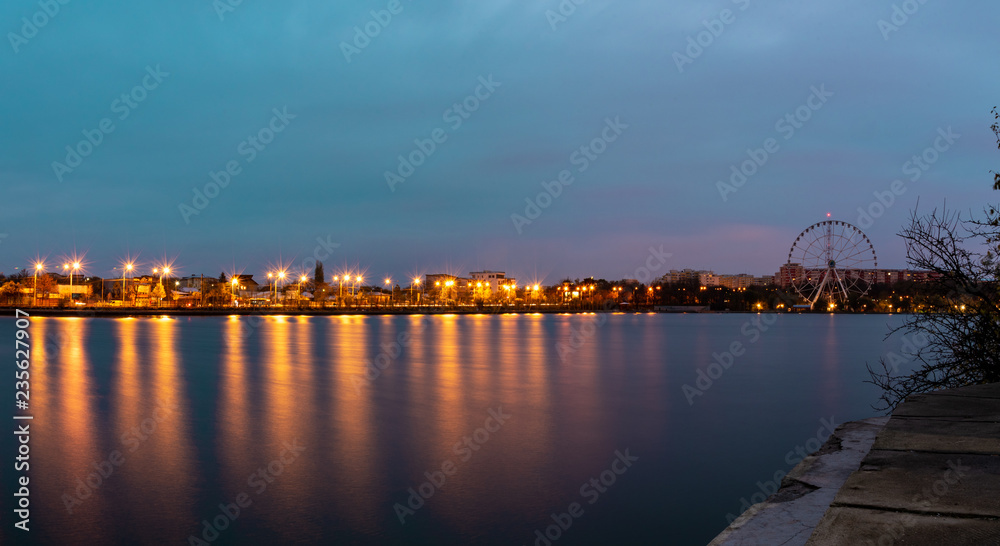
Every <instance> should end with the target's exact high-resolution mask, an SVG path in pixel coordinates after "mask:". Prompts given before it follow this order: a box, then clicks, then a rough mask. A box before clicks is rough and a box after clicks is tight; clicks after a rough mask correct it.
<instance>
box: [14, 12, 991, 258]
mask: <svg viewBox="0 0 1000 546" xmlns="http://www.w3.org/2000/svg"><path fill="white" fill-rule="evenodd" d="M3 9H4V11H5V13H6V15H7V17H5V18H4V19H3V20H6V21H9V24H8V25H7V30H8V36H7V37H8V45H9V47H10V49H9V50H8V51H7V53H6V54H5V55H3V56H2V61H0V62H3V63H4V64H3V66H4V68H6V69H7V70H6V72H7V73H8V74H10V75H11V77H10V78H8V79H6V80H5V83H4V84H0V85H2V86H3V87H0V90H2V91H3V94H4V96H5V98H6V100H5V101H4V106H0V108H3V110H4V116H5V119H8V120H9V123H10V124H11V126H12V127H23V128H25V129H24V130H21V131H10V132H8V133H7V134H5V135H4V136H2V137H0V139H3V146H2V149H3V150H4V152H3V153H2V154H0V185H2V186H3V188H4V189H5V192H6V197H7V199H5V200H4V202H3V203H0V218H2V220H0V235H2V237H0V263H2V264H4V266H3V269H5V270H7V272H8V273H9V272H10V271H11V267H13V266H15V265H18V266H19V265H20V263H21V262H23V261H25V260H28V259H30V258H31V257H33V256H34V255H35V254H36V253H43V254H45V253H48V254H49V255H55V254H56V253H64V252H70V251H72V250H73V249H74V248H76V249H77V250H78V251H80V252H83V251H86V252H87V255H88V257H89V258H90V259H92V260H93V261H95V262H100V263H110V262H113V261H115V260H117V258H118V256H119V255H120V254H122V253H124V252H126V251H127V250H129V249H131V250H132V251H135V250H136V249H142V250H143V252H144V253H145V254H147V255H149V254H153V255H156V256H161V255H167V256H177V257H179V258H180V260H181V261H183V262H184V263H185V264H187V265H189V266H190V267H191V268H192V269H194V270H205V271H211V270H215V269H218V268H220V267H222V268H224V267H225V265H226V264H229V263H231V262H232V261H233V258H236V257H241V258H242V259H243V261H244V263H246V264H247V265H248V266H249V267H256V266H255V265H254V264H266V263H267V262H268V261H270V260H273V259H274V258H272V257H273V256H286V257H288V256H292V257H297V258H296V259H300V260H301V259H303V258H304V257H306V256H309V255H310V254H311V253H312V251H313V249H314V248H315V247H316V244H317V243H316V240H317V238H320V239H323V240H327V241H333V242H337V243H339V245H340V246H339V247H337V248H336V250H335V252H332V253H331V257H330V258H329V259H328V260H327V263H330V264H338V263H344V262H347V263H353V262H354V261H362V262H365V263H369V267H370V269H371V270H373V271H399V272H404V271H409V270H412V269H414V268H418V269H420V270H430V269H443V268H447V267H449V266H450V267H454V268H457V269H459V270H465V269H467V270H474V269H502V270H510V271H517V272H519V273H528V274H534V275H535V276H538V277H551V278H560V277H565V276H575V275H580V274H584V272H587V274H588V275H591V274H592V275H594V276H595V277H605V278H614V277H625V276H628V275H629V274H630V272H631V271H634V270H635V269H636V268H638V267H640V266H641V265H642V263H643V261H644V260H645V258H646V255H647V254H648V249H649V247H655V248H660V247H661V246H662V248H663V249H664V251H665V252H668V253H670V254H672V256H673V257H672V261H671V262H670V263H669V264H667V265H666V266H665V267H667V268H671V267H673V268H685V267H696V268H704V269H712V270H716V271H725V272H727V273H740V272H747V273H751V274H755V275H763V274H771V273H773V271H772V269H774V268H775V267H776V266H777V265H780V264H781V263H782V262H783V255H784V253H785V252H786V251H787V247H788V246H789V245H790V244H791V242H792V240H793V239H794V235H795V234H796V233H798V232H799V231H800V230H801V229H803V228H804V227H806V226H808V225H810V224H812V223H814V222H816V221H820V220H822V219H824V218H825V215H826V214H827V213H832V215H833V217H834V218H837V219H841V220H843V221H847V222H851V223H855V224H858V225H859V227H861V228H862V229H863V230H864V231H865V232H866V233H867V234H868V236H869V237H870V238H871V239H872V240H873V241H874V242H875V245H876V247H877V248H878V251H879V257H880V261H881V262H882V263H884V264H885V265H886V266H887V267H896V268H902V267H905V262H904V259H903V258H904V249H903V245H902V243H901V242H900V241H899V240H898V239H897V238H896V237H895V236H894V234H895V233H896V232H897V231H898V230H899V229H900V227H901V226H902V225H903V224H904V223H905V221H906V219H907V217H908V214H909V212H910V210H912V209H913V208H914V206H916V204H917V200H918V198H919V199H920V203H921V206H922V207H925V208H929V207H933V206H940V205H941V204H942V203H943V202H944V200H945V198H947V201H948V204H949V206H952V207H954V208H956V209H959V210H969V209H971V210H973V211H976V210H978V209H979V207H980V204H981V203H982V202H985V201H987V200H988V199H989V197H990V196H989V187H988V183H987V181H988V171H989V169H990V168H991V167H992V165H991V161H990V154H991V151H992V145H993V138H992V134H991V133H990V132H989V130H988V127H987V125H988V123H987V121H988V119H989V117H988V113H989V110H990V108H991V107H993V106H994V104H993V101H994V98H993V97H991V96H989V92H990V90H992V89H995V88H996V87H997V85H996V84H997V79H998V76H997V75H996V74H994V73H992V72H990V71H988V70H982V69H981V67H983V66H989V63H990V58H989V53H988V52H989V51H991V49H990V46H991V44H992V34H993V33H992V29H991V28H990V27H989V24H988V18H985V17H978V16H977V11H976V10H975V8H971V7H968V8H966V7H963V8H957V9H956V8H951V9H948V8H946V7H945V6H943V5H935V4H928V5H922V4H921V5H920V6H919V9H918V10H917V11H916V12H915V13H912V14H909V15H905V21H901V17H900V16H898V15H896V14H895V13H894V11H893V9H892V6H891V5H884V6H883V5H876V4H871V3H865V2H860V1H856V2H850V3H848V4H846V5H845V4H838V5H837V7H836V8H834V7H824V6H814V7H813V8H812V9H811V10H810V11H808V12H806V11H798V12H796V13H795V18H796V19H795V24H786V23H785V22H782V21H784V19H783V18H785V17H788V16H789V14H788V13H786V12H784V11H782V8H781V7H779V6H771V5H758V4H757V3H755V2H744V1H743V0H740V1H737V2H718V3H716V4H713V5H699V6H698V7H697V8H693V7H683V6H673V5H662V4H661V3H655V2H637V3H629V4H628V5H613V4H602V3H597V2H588V3H585V4H581V5H579V6H576V7H575V9H574V10H573V12H572V13H571V14H569V15H568V16H566V15H553V13H558V10H559V7H558V4H557V5H553V6H548V5H532V6H521V5H517V4H512V3H500V4H491V5H489V6H486V5H476V6H468V7H466V8H465V9H463V10H441V9H438V8H434V7H431V6H423V5H420V4H411V3H407V2H403V3H401V4H400V8H399V12H398V13H395V14H391V15H392V16H391V18H388V19H387V17H388V16H387V15H385V14H383V13H382V12H383V11H385V8H384V7H383V6H380V5H377V4H373V5H371V6H368V5H366V6H314V5H311V4H309V3H301V2H300V3H291V4H285V5H282V6H254V5H249V4H243V5H240V6H238V7H236V8H234V9H233V10H232V11H229V10H223V11H221V12H217V10H216V9H215V8H213V7H212V5H211V4H206V5H205V6H204V9H202V10H201V11H198V10H193V11H192V10H187V9H181V8H179V7H175V6H147V7H144V8H143V11H142V13H141V14H139V13H138V12H135V11H134V9H137V8H133V9H121V8H119V7H114V6H87V7H86V8H83V7H77V6H75V5H65V6H63V5H60V10H61V11H60V12H58V13H57V14H56V15H54V16H52V17H51V21H49V22H48V23H47V24H45V25H41V26H37V25H35V24H34V23H32V22H31V21H32V17H34V14H35V12H36V11H39V10H40V8H38V6H37V5H35V4H29V5H26V6H15V5H10V6H5V7H4V8H3ZM553 10H556V11H553ZM692 10H694V11H695V12H697V13H693V12H692ZM723 10H729V14H728V15H726V16H725V17H723V16H722V15H723ZM373 11H374V12H375V15H373V14H372V12H373ZM70 12H72V16H67V15H66V14H68V13H70ZM140 15H141V17H140ZM45 19H46V20H48V17H45ZM563 19H565V20H563ZM723 19H725V21H723ZM38 20H39V21H41V20H42V18H38ZM383 22H384V24H383ZM901 22H903V23H905V24H900V23H901ZM887 25H889V26H887ZM376 27H378V29H377V30H378V32H377V35H376V36H373V37H370V36H366V35H365V36H362V34H364V32H365V31H366V30H365V29H369V30H371V29H376ZM891 27H895V29H893V28H891ZM123 28H131V29H132V31H130V32H121V29H123ZM608 29H614V32H612V33H610V34H607V35H605V34H604V33H603V32H602V31H603V30H608ZM359 32H361V33H362V34H358V33H359ZM95 33H97V34H98V35H100V36H103V38H102V40H103V41H102V42H100V43H98V42H94V41H91V40H89V39H85V37H89V36H93V35H94V34H95ZM136 33H138V34H142V35H143V36H144V37H145V39H144V40H140V41H137V40H134V39H133V38H134V36H133V34H136ZM372 33H374V31H373V32H372ZM706 33H707V34H706ZM249 35H258V36H274V37H275V39H274V40H248V39H247V36H249ZM177 36H184V37H185V38H184V40H177ZM479 36H484V37H485V38H480V37H479ZM595 36H605V38H600V39H595V38H594V37H595ZM699 42H700V44H699ZM497 43H505V44H509V47H504V48H495V47H492V46H491V44H497ZM790 44H794V47H786V46H788V45H790ZM106 50H114V51H116V52H117V53H116V59H115V62H114V63H107V62H104V59H105V57H104V56H105V55H106V53H104V52H105V51H106ZM53 51H66V52H68V53H67V55H66V56H56V55H52V54H51V53H52V52H53ZM956 59H960V60H961V62H955V60H956ZM689 61H690V62H689ZM80 74H87V75H88V76H87V77H86V78H82V79H81V78H80V77H79V75H80ZM926 74H934V75H935V77H934V78H933V79H931V80H928V79H927V77H926ZM598 75H600V77H598ZM914 89H920V92H919V93H916V92H913V90H914ZM664 99H667V100H664ZM747 104H753V105H754V107H753V108H746V105H747ZM77 156H79V157H77ZM744 179H745V180H744ZM897 180H898V181H899V183H898V184H895V181H897ZM880 196H881V200H880ZM533 207H534V208H533ZM859 208H860V209H861V210H862V211H865V214H869V216H870V218H869V219H868V220H870V223H871V225H870V226H867V227H866V226H865V225H864V224H865V223H867V221H866V220H865V218H864V216H863V215H862V213H860V212H859ZM7 264H10V265H7ZM105 274H106V273H105Z"/></svg>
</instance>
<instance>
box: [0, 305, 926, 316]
mask: <svg viewBox="0 0 1000 546" xmlns="http://www.w3.org/2000/svg"><path fill="white" fill-rule="evenodd" d="M18 311H21V312H22V313H28V315H29V316H39V317H79V318H95V317H109V318H118V317H162V316H176V317H229V316H312V317H322V316H393V315H586V314H595V313H612V314H615V313H617V314H623V315H626V314H627V315H649V314H657V315H659V314H664V315H687V314H693V315H705V314H707V315H761V314H781V315H906V314H908V313H884V312H879V313H826V312H822V313H812V312H795V311H708V310H698V311H695V310H655V309H629V310H618V309H614V310H612V309H604V308H596V309H580V308H522V307H517V308H498V309H485V308H484V309H476V308H469V309H467V308H452V307H419V308H415V309H414V308H384V307H382V308H379V307H372V308H354V309H309V308H302V309H299V308H291V307H290V308H285V309H275V308H262V307H243V308H214V309H213V308H207V309H185V308H155V307H142V308H124V309H123V308H120V307H86V308H80V309H66V308H58V307H0V317H8V316H9V317H13V316H15V315H16V314H17V312H18Z"/></svg>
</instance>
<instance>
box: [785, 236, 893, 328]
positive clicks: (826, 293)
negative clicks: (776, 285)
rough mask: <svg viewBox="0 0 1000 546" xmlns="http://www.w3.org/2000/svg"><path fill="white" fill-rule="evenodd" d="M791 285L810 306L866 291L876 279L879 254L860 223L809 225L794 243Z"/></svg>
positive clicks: (839, 299) (846, 298)
mask: <svg viewBox="0 0 1000 546" xmlns="http://www.w3.org/2000/svg"><path fill="white" fill-rule="evenodd" d="M788 266H789V267H792V268H793V270H794V273H793V277H792V279H791V285H792V286H793V287H794V288H795V291H796V292H798V293H799V295H800V296H802V297H803V298H804V299H805V300H806V301H808V302H809V306H810V308H811V307H813V306H815V305H816V302H817V301H819V299H820V298H823V297H825V298H826V300H827V301H828V302H830V304H831V305H834V304H835V303H836V302H846V301H847V300H848V299H849V298H850V297H851V295H862V296H863V295H865V294H867V293H868V290H869V289H870V288H871V285H872V282H873V281H874V270H875V269H876V268H877V267H878V257H877V256H876V255H875V247H874V245H872V242H871V240H869V239H868V236H867V235H865V234H864V233H863V232H862V231H861V230H860V229H858V228H857V227H855V226H853V225H851V224H848V223H847V222H841V221H838V220H827V221H824V222H819V223H817V224H813V225H811V226H809V227H808V228H806V229H805V231H803V232H802V233H801V234H800V235H799V236H798V237H797V238H796V239H795V242H794V243H792V249H791V250H790V251H789V252H788Z"/></svg>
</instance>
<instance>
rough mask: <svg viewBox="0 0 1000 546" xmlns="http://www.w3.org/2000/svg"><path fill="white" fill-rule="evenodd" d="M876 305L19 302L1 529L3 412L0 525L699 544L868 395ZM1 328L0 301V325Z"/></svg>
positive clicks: (270, 537) (12, 538)
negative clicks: (613, 308)
mask: <svg viewBox="0 0 1000 546" xmlns="http://www.w3.org/2000/svg"><path fill="white" fill-rule="evenodd" d="M762 319H763V320H762ZM751 321H758V322H759V324H754V323H753V322H751ZM768 322H769V323H770V325H768V324H767V323H768ZM897 322H898V320H897V318H896V317H887V316H876V315H867V316H850V315H841V316H833V315H787V316H780V317H771V316H768V315H735V314H734V315H726V314H718V315H716V314H708V315H662V314H635V315H633V314H615V315H546V316H541V315H511V316H391V317H389V316H387V317H360V316H358V317H269V318H258V317H251V318H247V317H243V318H236V317H231V318H187V317H181V318H171V319H166V318H160V319H155V318H136V319H93V318H91V319H83V318H32V319H31V326H30V327H29V332H30V334H31V340H32V342H33V345H32V349H31V368H30V370H31V376H30V381H31V385H30V388H31V391H30V392H31V398H30V409H29V411H28V412H27V413H29V414H31V415H33V416H34V420H33V421H28V422H29V423H30V430H31V436H30V444H29V445H30V450H31V451H30V470H29V473H28V476H29V477H30V491H31V492H30V503H31V504H30V508H31V514H30V518H31V519H30V528H31V531H30V532H29V533H24V532H22V531H19V530H16V529H14V527H13V523H14V521H15V519H14V518H12V517H11V514H12V513H13V510H14V508H15V506H14V502H15V501H14V497H13V496H12V493H13V492H14V491H16V487H15V483H14V481H15V479H16V478H17V476H20V475H21V473H20V472H12V466H11V465H12V460H13V458H14V456H15V454H16V451H17V447H16V444H15V442H16V440H15V436H14V435H12V434H9V433H8V434H4V435H3V438H2V440H0V443H2V449H3V453H4V458H5V459H6V460H5V461H4V462H3V468H4V471H3V473H2V481H3V485H4V487H3V495H2V496H0V511H2V513H3V514H4V516H3V518H2V519H3V521H4V528H3V531H2V535H0V536H2V538H3V541H2V542H3V543H4V544H105V545H106V544H510V545H520V544H525V545H529V544H536V543H537V544H543V545H544V544H551V545H563V544H705V543H707V542H708V541H709V540H711V539H712V538H713V537H714V536H715V535H716V534H717V533H718V532H720V531H721V530H722V529H723V528H725V526H726V525H727V514H737V513H738V512H739V509H740V506H741V499H747V500H748V501H749V500H750V499H751V497H752V496H753V495H754V494H755V493H759V492H760V491H761V490H762V489H763V490H768V489H769V488H770V483H769V482H772V481H773V478H774V476H775V473H776V472H777V473H780V472H784V471H787V470H789V469H790V468H791V467H792V466H793V465H794V462H795V461H796V460H797V458H798V455H795V453H796V449H797V448H798V449H805V448H807V447H810V448H815V447H816V445H817V444H818V441H819V440H821V439H823V438H825V435H826V432H825V431H821V430H819V429H821V428H822V427H824V426H825V423H824V420H826V421H829V420H830V419H832V420H833V421H835V422H836V423H841V422H844V421H849V420H854V419H861V418H866V417H871V416H873V415H875V412H874V411H873V410H872V409H871V407H870V404H872V403H873V402H875V401H876V399H877V398H878V393H877V391H876V389H875V388H874V387H872V386H871V385H868V384H864V383H863V381H864V380H865V379H866V378H867V371H866V369H865V362H866V361H869V362H875V361H877V360H878V358H879V356H881V355H883V354H885V353H887V352H888V351H897V352H898V351H899V350H900V348H899V345H900V344H899V343H898V342H895V341H890V342H883V337H884V335H885V333H886V331H887V324H889V323H897ZM14 332H15V325H14V320H13V319H11V318H2V319H0V339H6V340H7V341H6V342H5V343H6V344H7V346H8V347H12V346H13V345H14V340H13V338H14ZM734 343H739V344H740V345H739V346H737V347H733V344H734ZM734 348H735V349H736V350H735V352H730V354H729V355H726V354H724V353H726V352H727V351H731V350H732V349H734ZM11 352H13V350H11ZM713 354H715V355H718V358H716V357H713ZM10 356H13V355H10ZM730 357H731V364H730V365H729V366H728V368H725V367H723V366H721V365H718V366H712V363H713V362H714V361H716V360H720V361H723V362H726V363H727V364H728V363H729V362H730ZM380 367H381V368H382V369H379V368H380ZM699 369H702V370H707V371H708V372H710V374H711V375H712V376H715V379H713V380H712V384H711V385H708V384H707V381H708V379H707V376H706V377H705V378H702V380H701V384H700V385H698V384H697V383H696V381H697V380H698V378H699V375H698V374H697V371H698V370H699ZM11 371H14V368H13V367H9V368H8V372H7V373H4V374H3V379H2V381H0V383H2V386H3V391H2V392H4V393H7V396H11V395H12V393H13V389H14V385H13V380H12V379H13V377H12V376H13V374H12V373H10V372H11ZM720 372H721V375H720ZM685 384H687V385H689V386H690V387H692V389H698V393H695V392H694V391H693V390H691V389H685V388H684V385H685ZM699 387H702V388H699ZM704 387H707V388H704ZM699 393H700V394H699ZM9 407H10V406H9ZM10 411H11V413H10V414H11V415H14V414H15V413H16V410H15V409H14V408H13V407H11V410H10ZM24 422H25V421H15V422H14V423H15V425H17V424H20V423H24ZM12 428H15V426H14V425H12ZM779 477H780V474H779ZM592 480H593V481H592ZM762 495H763V493H760V494H759V495H758V497H757V498H755V499H753V500H754V501H757V500H760V497H761V496H762ZM424 497H427V498H424ZM220 505H222V507H221V508H220ZM237 510H238V513H237ZM553 515H555V519H553ZM557 521H558V523H557ZM206 522H207V524H208V525H209V527H206ZM559 523H561V524H562V527H559ZM536 531H537V533H536ZM546 533H548V537H546V538H544V539H542V538H539V537H544V536H545V534H546ZM192 537H194V538H192ZM556 537H557V538H556ZM195 539H197V540H195ZM199 541H201V542H199Z"/></svg>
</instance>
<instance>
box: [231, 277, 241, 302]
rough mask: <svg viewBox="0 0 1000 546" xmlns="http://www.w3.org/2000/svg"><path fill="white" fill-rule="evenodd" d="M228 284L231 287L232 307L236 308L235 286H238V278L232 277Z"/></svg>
mask: <svg viewBox="0 0 1000 546" xmlns="http://www.w3.org/2000/svg"><path fill="white" fill-rule="evenodd" d="M229 284H231V285H232V287H233V307H236V286H237V285H239V284H240V278H239V277H237V276H236V275H233V278H232V279H231V280H230V281H229Z"/></svg>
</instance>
